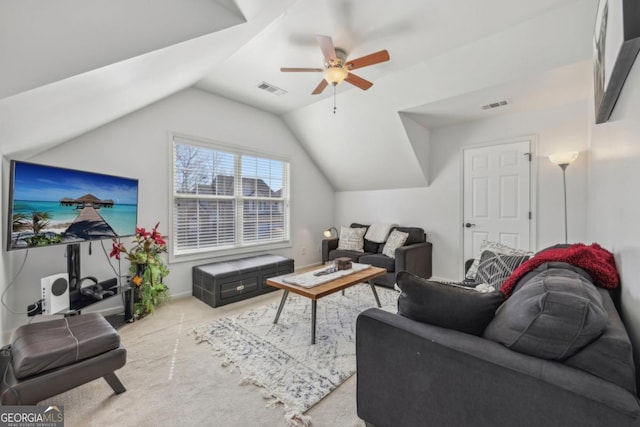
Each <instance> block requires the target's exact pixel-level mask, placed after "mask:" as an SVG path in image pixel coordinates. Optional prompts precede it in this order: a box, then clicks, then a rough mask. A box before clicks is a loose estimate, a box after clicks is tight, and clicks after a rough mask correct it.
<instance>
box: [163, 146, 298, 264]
mask: <svg viewBox="0 0 640 427" xmlns="http://www.w3.org/2000/svg"><path fill="white" fill-rule="evenodd" d="M173 155H174V161H173V164H174V174H173V198H174V201H173V230H172V234H173V239H172V241H173V249H174V254H177V255H179V254H185V253H193V252H202V251H208V250H217V249H226V248H242V247H248V246H254V245H258V244H265V243H278V242H286V241H288V240H289V188H288V183H289V163H288V162H285V161H282V160H277V159H271V158H267V157H260V156H257V155H255V153H243V152H235V151H230V150H228V149H224V148H223V149H217V147H215V146H203V145H198V144H197V143H195V142H189V141H187V140H183V139H182V138H174V152H173Z"/></svg>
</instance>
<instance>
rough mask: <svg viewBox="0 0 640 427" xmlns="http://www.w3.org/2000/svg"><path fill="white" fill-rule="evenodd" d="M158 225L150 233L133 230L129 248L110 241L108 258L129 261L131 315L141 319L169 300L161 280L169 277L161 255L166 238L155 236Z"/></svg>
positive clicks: (142, 229)
mask: <svg viewBox="0 0 640 427" xmlns="http://www.w3.org/2000/svg"><path fill="white" fill-rule="evenodd" d="M158 225H159V223H158V224H156V226H155V227H154V228H153V230H152V231H146V230H145V229H144V228H136V236H135V238H134V239H133V242H132V243H133V246H132V247H131V249H127V248H126V247H125V246H124V245H123V244H122V243H119V242H117V241H115V240H114V243H113V250H112V251H111V256H112V257H115V258H117V259H120V254H123V253H124V254H126V255H127V259H128V260H129V261H130V262H131V266H130V267H129V272H130V273H131V274H132V279H131V283H132V284H133V287H134V315H135V317H136V318H141V317H144V316H146V315H147V314H150V313H153V312H154V310H155V307H156V306H158V305H160V304H162V303H164V302H165V301H167V300H168V299H169V288H167V286H166V285H165V284H164V283H163V279H164V278H165V277H167V275H168V274H169V267H168V266H167V264H166V263H165V261H164V259H163V257H162V256H161V254H162V253H164V252H166V251H167V242H166V241H165V239H166V236H163V235H161V234H160V233H158Z"/></svg>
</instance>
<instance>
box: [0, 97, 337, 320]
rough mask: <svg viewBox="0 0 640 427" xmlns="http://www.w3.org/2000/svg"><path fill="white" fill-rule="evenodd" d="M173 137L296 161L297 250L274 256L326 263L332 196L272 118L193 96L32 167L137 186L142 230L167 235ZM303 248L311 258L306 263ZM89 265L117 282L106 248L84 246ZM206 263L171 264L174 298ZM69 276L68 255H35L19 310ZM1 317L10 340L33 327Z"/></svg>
mask: <svg viewBox="0 0 640 427" xmlns="http://www.w3.org/2000/svg"><path fill="white" fill-rule="evenodd" d="M169 131H175V132H180V133H184V134H188V135H193V136H198V137H203V138H207V139H213V140H218V141H222V142H226V143H232V144H237V145H240V146H245V147H250V148H252V149H254V150H260V151H264V152H268V153H274V154H278V155H280V156H284V157H287V158H289V159H290V161H291V174H292V175H291V177H292V187H291V200H292V206H291V209H292V210H291V216H292V223H291V237H292V242H293V246H292V247H291V248H290V249H283V250H278V251H270V252H273V253H278V254H281V255H285V256H289V257H292V258H294V259H295V265H296V267H301V266H305V265H310V264H314V263H318V262H320V253H319V248H320V242H321V238H322V230H324V229H325V228H326V227H327V226H328V225H329V224H331V221H332V219H333V211H334V204H333V197H334V195H333V189H332V188H331V186H330V185H329V184H328V182H327V181H326V179H325V178H324V177H323V176H322V174H321V173H320V172H319V171H318V169H317V168H316V166H315V165H314V164H313V162H312V161H311V160H310V158H309V157H308V156H307V154H306V153H305V152H304V150H303V149H302V148H301V146H300V145H299V144H298V142H297V140H296V139H295V138H294V137H293V135H292V134H291V133H290V132H289V130H288V129H287V127H286V126H285V125H284V123H283V122H282V120H281V119H280V118H279V117H277V116H275V115H273V114H270V113H265V112H263V111H260V110H257V109H255V108H252V107H249V106H247V105H244V104H239V103H237V102H233V101H230V100H227V99H224V98H220V97H217V96H214V95H211V94H209V93H207V92H204V91H201V90H198V89H188V90H185V91H183V92H180V93H178V94H176V95H173V96H171V97H169V98H166V99H165V100H163V101H160V102H158V103H156V104H153V105H151V106H149V107H147V108H145V109H143V110H140V111H138V112H135V113H133V114H130V115H128V116H126V117H124V118H122V119H119V120H117V121H114V122H112V123H110V124H108V125H105V126H103V127H101V128H98V129H96V130H94V131H92V132H89V133H87V134H84V135H82V136H80V137H78V138H75V139H73V140H71V141H68V142H66V143H64V144H62V145H60V146H58V147H56V148H54V149H51V150H49V151H47V152H45V153H42V154H40V155H37V156H35V157H33V158H30V159H28V160H29V161H33V162H36V163H45V164H51V165H56V166H64V167H70V168H76V169H83V170H89V171H95V172H101V173H108V174H113V175H121V176H127V177H132V178H138V179H139V211H138V223H139V225H141V226H143V227H146V228H150V227H152V226H153V225H154V224H155V223H156V222H158V221H160V230H161V231H162V232H164V233H167V232H168V231H169V230H168V215H169V207H170V195H169V191H170V187H169V182H170V181H169V174H170V152H169V137H168V133H169ZM4 165H5V166H6V162H5V164H4ZM5 182H6V180H5ZM125 243H127V242H126V239H125ZM105 246H106V247H107V251H109V249H110V246H111V245H110V242H109V241H106V242H105ZM303 248H304V250H305V253H306V255H302V251H303ZM25 253H26V252H25V251H14V252H11V253H9V254H4V263H3V264H6V265H4V267H6V268H7V270H10V271H7V274H6V276H5V277H11V276H12V275H14V274H15V273H16V271H17V269H18V267H19V264H20V263H21V262H22V260H23V257H24V255H25ZM82 257H83V258H82V273H83V275H93V276H97V277H98V278H99V279H101V280H102V279H106V278H109V277H113V276H114V273H113V272H112V271H111V269H110V267H109V265H108V263H107V261H106V257H105V255H104V254H103V253H102V249H101V248H100V243H98V242H94V243H93V255H92V256H89V255H88V244H83V245H82ZM218 259H220V258H218ZM207 261H215V260H214V259H213V258H211V259H209V260H200V261H195V262H181V263H173V264H171V265H170V268H171V273H170V275H169V276H168V278H167V279H166V283H167V285H168V286H169V288H170V289H171V292H172V294H174V295H180V294H190V293H191V267H192V266H193V265H197V264H202V263H204V262H207ZM127 269H128V263H127V262H126V261H124V262H123V265H122V271H123V272H125V271H126V270H127ZM64 271H66V262H65V258H64V247H53V248H44V249H37V250H36V249H33V250H30V251H29V257H28V259H27V263H26V267H25V269H24V271H23V272H22V274H21V275H20V276H19V277H18V279H17V284H16V288H15V289H12V290H11V292H10V293H11V294H12V295H11V296H10V298H11V301H12V304H13V305H14V306H15V307H16V308H17V309H20V310H24V309H25V308H26V306H27V304H29V303H32V302H33V301H36V300H37V299H38V286H39V279H40V277H42V276H46V275H50V274H53V273H58V272H64ZM115 304H116V301H113V300H111V301H105V302H104V303H100V304H99V305H96V306H93V307H92V308H95V309H104V308H107V307H111V306H114V305H115ZM2 317H3V328H4V332H7V331H8V330H9V329H11V328H13V327H15V326H16V325H18V324H20V323H24V322H25V321H26V317H25V316H17V317H16V316H10V315H9V314H8V313H6V311H3V316H2Z"/></svg>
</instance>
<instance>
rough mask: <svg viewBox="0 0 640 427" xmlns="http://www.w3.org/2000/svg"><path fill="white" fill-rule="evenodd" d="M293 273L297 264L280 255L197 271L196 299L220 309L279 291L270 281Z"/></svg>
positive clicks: (194, 268) (199, 266) (196, 267)
mask: <svg viewBox="0 0 640 427" xmlns="http://www.w3.org/2000/svg"><path fill="white" fill-rule="evenodd" d="M292 272H293V260H292V259H290V258H286V257H283V256H280V255H259V256H254V257H250V258H240V259H235V260H231V261H222V262H214V263H212V264H204V265H196V266H194V267H193V296H194V297H196V298H198V299H199V300H202V301H204V302H206V303H207V304H209V305H210V306H211V307H218V306H221V305H225V304H229V303H232V302H236V301H240V300H243V299H247V298H251V297H254V296H256V295H261V294H265V293H267V292H271V291H275V290H276V288H274V287H272V286H269V285H267V284H266V281H267V279H268V278H270V277H274V276H279V275H281V274H286V273H292Z"/></svg>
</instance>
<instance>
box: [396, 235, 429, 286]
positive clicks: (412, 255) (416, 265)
mask: <svg viewBox="0 0 640 427" xmlns="http://www.w3.org/2000/svg"><path fill="white" fill-rule="evenodd" d="M432 248H433V245H432V244H431V242H420V243H414V244H411V245H407V246H402V247H400V248H398V249H396V274H397V273H399V272H400V271H408V272H409V273H413V274H415V275H417V276H420V277H422V278H425V279H428V278H429V277H431V271H432V270H431V252H432Z"/></svg>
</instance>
